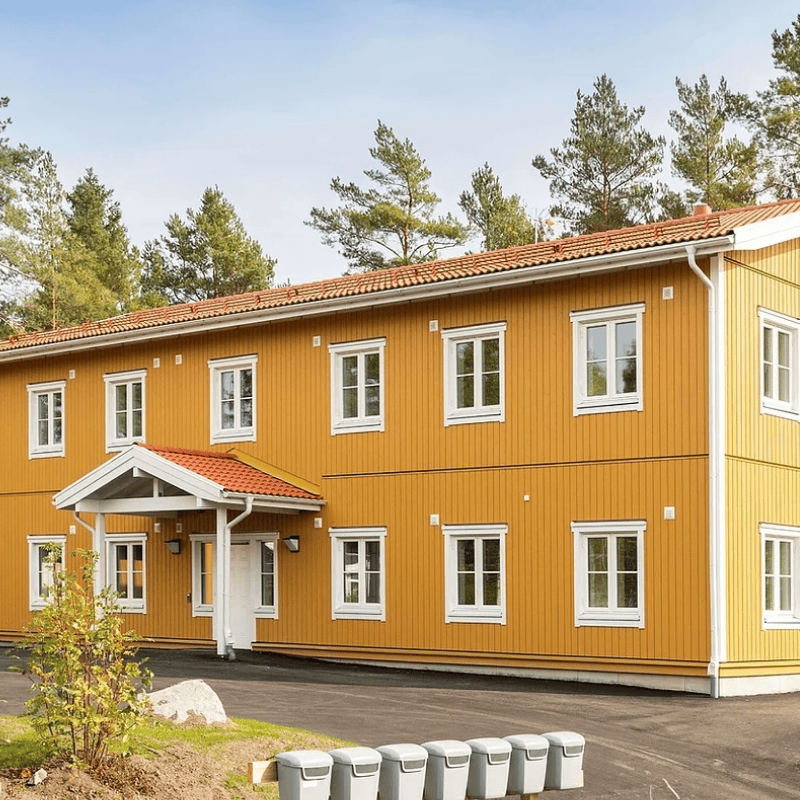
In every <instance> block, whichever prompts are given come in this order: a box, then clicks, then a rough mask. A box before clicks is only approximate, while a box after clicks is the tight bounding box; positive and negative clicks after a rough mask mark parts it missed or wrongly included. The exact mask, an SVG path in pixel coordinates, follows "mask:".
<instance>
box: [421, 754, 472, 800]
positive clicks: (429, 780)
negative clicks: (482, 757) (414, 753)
mask: <svg viewBox="0 0 800 800" xmlns="http://www.w3.org/2000/svg"><path fill="white" fill-rule="evenodd" d="M422 746H423V747H424V748H425V749H426V750H427V751H428V768H427V770H426V771H425V800H464V796H465V795H466V793H467V779H468V778H469V759H470V756H471V755H472V748H471V747H470V746H469V745H468V744H465V743H464V742H458V741H455V740H453V739H443V740H442V741H438V742H423V744H422Z"/></svg>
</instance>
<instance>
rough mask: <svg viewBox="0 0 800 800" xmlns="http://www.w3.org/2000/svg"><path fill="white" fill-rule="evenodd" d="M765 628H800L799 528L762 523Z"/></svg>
mask: <svg viewBox="0 0 800 800" xmlns="http://www.w3.org/2000/svg"><path fill="white" fill-rule="evenodd" d="M760 530H761V541H762V564H763V568H762V573H763V576H764V586H763V608H764V627H765V628H789V627H791V628H800V603H799V602H798V576H800V548H798V545H799V544H800V528H796V527H789V526H787V525H761V528H760Z"/></svg>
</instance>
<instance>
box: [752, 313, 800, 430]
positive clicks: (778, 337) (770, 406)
mask: <svg viewBox="0 0 800 800" xmlns="http://www.w3.org/2000/svg"><path fill="white" fill-rule="evenodd" d="M758 316H759V318H760V320H761V411H762V412H763V413H765V414H776V415H777V416H781V417H789V418H790V419H798V418H800V402H798V399H799V398H800V392H799V391H798V368H799V367H800V364H799V363H798V347H797V340H798V331H800V321H798V320H796V319H793V318H792V317H787V316H785V315H784V314H778V313H777V312H775V311H767V310H766V309H759V311H758Z"/></svg>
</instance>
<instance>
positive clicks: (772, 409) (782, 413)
mask: <svg viewBox="0 0 800 800" xmlns="http://www.w3.org/2000/svg"><path fill="white" fill-rule="evenodd" d="M761 413H762V414H766V415H767V416H770V417H781V418H782V419H790V420H793V421H794V422H800V412H798V411H797V410H795V409H793V408H779V407H778V406H771V405H766V404H765V403H764V400H763V398H762V400H761Z"/></svg>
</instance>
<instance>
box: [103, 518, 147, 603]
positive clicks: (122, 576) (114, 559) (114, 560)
mask: <svg viewBox="0 0 800 800" xmlns="http://www.w3.org/2000/svg"><path fill="white" fill-rule="evenodd" d="M146 540H147V536H146V534H144V533H124V534H110V535H109V536H107V537H106V545H107V547H108V562H107V575H108V585H109V586H110V587H111V588H112V589H113V590H114V591H115V592H116V593H117V595H118V596H117V604H118V605H119V607H120V608H121V609H122V610H123V611H137V612H140V613H144V612H145V543H146Z"/></svg>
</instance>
